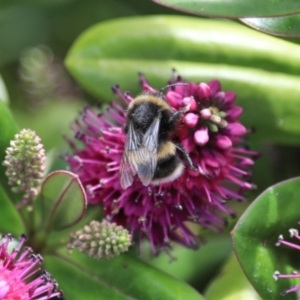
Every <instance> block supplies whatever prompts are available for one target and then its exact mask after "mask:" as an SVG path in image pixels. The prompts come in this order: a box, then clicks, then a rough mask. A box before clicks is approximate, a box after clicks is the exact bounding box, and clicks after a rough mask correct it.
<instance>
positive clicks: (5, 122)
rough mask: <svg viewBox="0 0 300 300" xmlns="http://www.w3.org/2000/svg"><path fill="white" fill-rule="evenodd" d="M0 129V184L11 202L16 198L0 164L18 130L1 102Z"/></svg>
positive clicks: (4, 168) (7, 109) (4, 169)
mask: <svg viewBox="0 0 300 300" xmlns="http://www.w3.org/2000/svg"><path fill="white" fill-rule="evenodd" d="M0 128H1V134H0V183H1V186H2V188H3V189H4V190H5V192H6V193H7V195H9V197H10V199H11V201H13V200H14V199H15V198H16V196H15V194H13V193H12V192H11V187H10V186H9V185H8V179H7V176H6V175H5V171H6V167H4V166H3V165H2V162H3V161H4V158H5V155H6V154H5V150H6V148H7V147H9V143H10V141H11V140H13V139H14V136H15V134H17V133H18V131H19V129H18V126H17V124H16V122H15V120H14V118H13V116H12V114H11V112H10V110H9V108H8V107H7V105H6V104H5V103H4V102H3V101H0Z"/></svg>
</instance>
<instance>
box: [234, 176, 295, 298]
mask: <svg viewBox="0 0 300 300" xmlns="http://www.w3.org/2000/svg"><path fill="white" fill-rule="evenodd" d="M299 201H300V178H299V177H298V178H294V179H291V180H287V181H284V182H281V183H279V184H277V185H274V186H272V187H270V188H268V189H267V190H266V191H265V192H264V193H262V194H261V195H260V196H259V197H258V198H257V199H256V200H255V201H254V202H253V203H252V204H251V206H250V207H249V208H248V209H247V210H246V211H245V213H244V214H243V216H242V217H241V218H240V220H239V221H238V223H237V224H236V227H235V228H234V230H233V232H232V239H233V243H234V249H235V252H236V254H237V257H238V260H239V262H240V264H241V265H242V268H243V269H244V272H245V273H246V275H247V277H248V278H249V280H250V281H251V283H252V284H253V286H254V287H255V289H256V290H257V291H258V292H259V294H260V295H261V297H262V298H263V299H268V300H279V299H282V296H281V295H280V293H281V292H283V291H284V290H286V289H287V288H289V287H291V286H293V285H295V281H294V280H291V279H279V280H278V281H275V280H274V278H273V276H272V275H273V273H274V272H275V271H276V270H278V271H279V272H280V273H283V274H286V273H290V272H292V271H293V270H297V269H298V270H299V268H300V264H299V260H298V257H299V253H298V252H297V250H292V249H288V247H285V246H280V247H276V246H275V243H276V242H277V239H278V236H279V235H280V234H282V235H284V236H285V237H286V238H287V237H288V235H289V232H288V230H289V229H290V228H297V222H298V221H299V220H300V215H299ZM284 299H295V295H286V296H285V297H284Z"/></svg>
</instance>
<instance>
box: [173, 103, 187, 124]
mask: <svg viewBox="0 0 300 300" xmlns="http://www.w3.org/2000/svg"><path fill="white" fill-rule="evenodd" d="M190 106H191V105H190V104H189V105H187V106H185V107H184V108H182V109H180V110H177V111H176V112H174V114H173V115H172V116H171V117H170V119H169V123H173V122H176V121H177V120H178V119H179V118H180V117H181V116H182V114H184V113H185V112H187V111H188V110H189V109H190Z"/></svg>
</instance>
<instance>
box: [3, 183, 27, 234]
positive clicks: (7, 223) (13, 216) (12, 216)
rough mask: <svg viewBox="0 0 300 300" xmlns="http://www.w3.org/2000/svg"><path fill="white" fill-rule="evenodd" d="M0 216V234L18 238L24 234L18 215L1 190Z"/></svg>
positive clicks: (24, 229) (24, 230)
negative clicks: (9, 234) (8, 234)
mask: <svg viewBox="0 0 300 300" xmlns="http://www.w3.org/2000/svg"><path fill="white" fill-rule="evenodd" d="M0 215H1V217H0V234H1V233H11V234H12V235H14V236H15V237H18V236H19V235H20V234H22V233H26V228H25V227H24V224H23V221H22V219H21V217H20V214H19V213H18V211H17V209H16V208H15V206H14V204H13V203H12V201H11V200H10V199H9V198H8V196H7V194H6V193H5V192H4V190H3V189H2V188H0Z"/></svg>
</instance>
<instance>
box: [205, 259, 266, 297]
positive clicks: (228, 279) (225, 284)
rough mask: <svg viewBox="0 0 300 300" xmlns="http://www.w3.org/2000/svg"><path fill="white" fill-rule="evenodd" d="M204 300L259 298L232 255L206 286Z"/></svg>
mask: <svg viewBox="0 0 300 300" xmlns="http://www.w3.org/2000/svg"><path fill="white" fill-rule="evenodd" d="M205 299H206V300H228V299H230V300H240V299H251V300H260V299H261V298H260V297H259V296H258V294H257V293H256V291H255V290H254V288H253V286H252V285H251V284H250V282H249V281H248V279H247V278H246V276H245V274H244V273H243V271H242V269H241V267H240V265H239V263H238V261H237V260H236V257H235V256H234V255H232V256H231V258H230V259H229V260H228V262H227V263H226V264H225V265H224V267H223V268H222V270H221V271H220V274H219V275H218V276H217V277H216V279H215V280H214V281H212V282H211V284H210V285H209V286H208V289H207V290H206V292H205Z"/></svg>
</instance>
